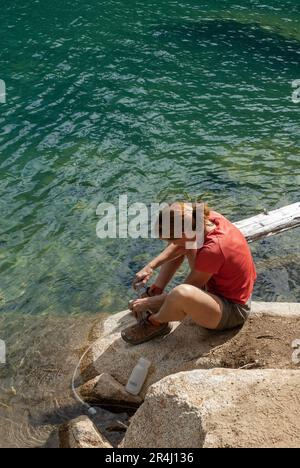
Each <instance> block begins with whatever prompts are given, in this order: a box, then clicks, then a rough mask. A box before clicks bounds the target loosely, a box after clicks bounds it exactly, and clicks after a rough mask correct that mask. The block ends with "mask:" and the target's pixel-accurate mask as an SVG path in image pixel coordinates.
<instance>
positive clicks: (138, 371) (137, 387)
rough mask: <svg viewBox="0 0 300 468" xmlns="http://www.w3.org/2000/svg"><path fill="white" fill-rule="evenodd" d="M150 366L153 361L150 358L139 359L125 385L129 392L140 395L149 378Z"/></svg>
mask: <svg viewBox="0 0 300 468" xmlns="http://www.w3.org/2000/svg"><path fill="white" fill-rule="evenodd" d="M150 366H151V362H150V361H148V359H144V358H140V359H139V361H138V363H137V365H136V366H135V367H134V369H133V371H132V373H131V376H130V377H129V379H128V382H127V385H126V387H125V389H126V391H127V392H128V393H131V395H138V394H139V393H140V391H141V389H142V387H143V385H144V382H145V380H146V378H147V375H148V372H149V368H150Z"/></svg>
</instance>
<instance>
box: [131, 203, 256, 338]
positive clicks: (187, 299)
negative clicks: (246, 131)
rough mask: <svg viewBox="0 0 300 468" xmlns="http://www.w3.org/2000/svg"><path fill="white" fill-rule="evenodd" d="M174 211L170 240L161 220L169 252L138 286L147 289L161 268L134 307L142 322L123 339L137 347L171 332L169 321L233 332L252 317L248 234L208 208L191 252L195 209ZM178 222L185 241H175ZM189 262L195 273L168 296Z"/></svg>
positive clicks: (175, 207)
mask: <svg viewBox="0 0 300 468" xmlns="http://www.w3.org/2000/svg"><path fill="white" fill-rule="evenodd" d="M170 210H171V211H170V213H171V214H172V216H171V218H170V234H169V236H168V237H167V238H166V237H164V236H163V232H164V231H163V227H162V223H163V221H162V220H163V212H161V213H160V215H159V219H158V232H159V237H160V238H161V239H162V240H167V241H168V247H167V248H166V249H165V250H164V251H163V252H162V253H161V254H160V255H159V256H158V257H156V258H155V259H153V260H152V261H151V262H150V263H149V264H148V265H146V266H145V267H144V268H143V269H142V270H141V271H139V272H138V273H137V274H136V276H135V278H134V281H133V286H134V287H136V286H137V285H138V284H140V283H142V284H146V283H147V282H148V280H149V279H150V277H151V276H152V274H153V272H154V270H155V269H156V268H159V267H160V273H159V275H158V277H157V279H156V281H155V284H154V285H152V286H150V287H148V288H147V294H145V296H144V297H142V298H140V299H136V300H134V301H131V302H130V304H129V306H130V309H131V310H132V311H133V313H134V314H135V316H136V317H137V318H138V323H137V324H136V325H133V326H131V327H128V328H127V329H126V330H123V332H122V337H123V339H124V340H125V341H126V342H128V343H131V344H133V345H135V344H140V343H143V342H145V341H149V340H151V339H153V338H155V337H157V336H161V335H164V334H167V333H169V332H170V331H171V327H170V325H169V322H172V321H182V320H184V319H185V318H186V317H191V318H192V320H193V321H194V322H195V323H197V324H198V325H200V326H202V327H204V328H207V329H210V330H228V329H232V328H236V327H238V326H241V325H243V324H244V323H245V321H246V320H247V318H248V316H249V313H250V308H251V296H252V292H253V288H254V284H255V280H256V270H255V265H254V262H253V258H252V255H251V251H250V248H249V246H248V243H247V241H246V239H245V237H244V236H243V234H242V233H241V232H240V231H239V229H238V228H237V227H236V226H234V225H233V224H232V223H231V222H230V221H229V220H228V219H226V218H225V217H224V216H222V215H221V214H219V213H217V212H215V211H211V210H210V209H209V208H208V207H207V206H206V205H204V223H203V231H204V233H203V242H202V244H201V246H200V247H198V248H197V247H195V248H187V242H188V241H189V240H191V234H190V233H187V232H185V231H184V226H186V225H188V223H186V224H185V221H190V223H191V225H194V223H193V220H194V218H195V213H196V204H193V205H192V206H191V205H190V204H185V203H175V204H173V205H171V207H170ZM176 217H177V218H176ZM178 217H180V220H181V222H182V226H183V233H182V236H181V237H176V236H175V229H174V226H175V221H174V220H175V219H178ZM195 238H196V236H194V240H195ZM185 258H187V259H188V261H189V266H190V273H189V275H188V277H187V278H186V280H185V281H184V283H183V284H180V285H179V286H176V287H175V288H174V289H172V291H171V292H170V293H168V294H167V293H166V292H164V291H165V288H166V286H167V284H168V283H169V282H170V280H171V279H172V278H173V276H174V274H175V273H176V272H177V270H178V269H179V267H180V266H181V264H182V262H183V260H184V259H185ZM150 311H151V312H150Z"/></svg>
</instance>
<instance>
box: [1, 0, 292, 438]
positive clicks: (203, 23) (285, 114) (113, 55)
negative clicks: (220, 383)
mask: <svg viewBox="0 0 300 468" xmlns="http://www.w3.org/2000/svg"><path fill="white" fill-rule="evenodd" d="M299 22H300V4H299V1H298V0H285V1H284V0H272V1H271V0H268V1H266V2H263V3H261V2H259V1H252V2H250V3H245V2H239V1H234V0H224V1H222V2H218V4H217V3H216V2H213V1H211V0H210V1H208V0H206V1H204V2H198V1H196V0H188V1H185V2H183V1H177V0H167V1H165V2H159V1H157V0H150V1H147V2H142V1H135V2H133V1H126V2H125V1H123V0H122V1H114V2H112V1H108V2H103V1H96V0H92V1H90V2H88V4H86V2H85V3H83V2H82V1H80V0H74V1H72V2H70V1H69V0H66V1H64V2H59V3H55V4H53V3H49V2H46V1H45V0H36V1H33V0H32V1H31V0H30V1H28V2H26V3H24V2H15V1H14V2H10V3H8V4H7V5H5V9H4V8H3V11H2V13H1V23H0V33H1V50H0V79H2V80H4V81H5V83H6V90H7V100H6V104H0V210H1V217H0V339H3V340H6V341H7V342H8V360H9V361H10V362H11V363H14V364H13V365H12V366H9V367H8V368H7V369H6V370H5V371H3V370H1V374H0V376H1V381H0V424H1V426H0V428H1V429H2V431H3V428H4V432H5V431H6V425H7V424H8V426H7V427H11V429H10V431H11V432H9V431H6V433H7V434H9V437H8V436H7V438H6V440H4V439H1V440H2V442H1V441H0V445H5V444H8V443H11V444H12V445H14V444H15V445H19V446H28V445H39V446H40V445H42V444H43V443H44V442H45V440H46V439H47V437H48V436H49V427H48V428H47V430H45V432H44V429H37V431H38V433H37V436H34V437H33V438H32V437H31V436H32V427H33V425H32V419H31V418H30V417H29V415H27V416H26V411H27V410H28V411H30V408H32V407H34V406H35V401H36V400H35V397H36V396H37V397H38V398H39V399H40V401H41V405H42V406H43V405H44V403H45V401H47V399H46V397H45V393H44V392H43V391H42V390H41V388H40V386H39V385H37V386H36V387H35V392H36V395H35V397H33V396H32V392H31V390H30V388H31V387H30V386H34V382H35V381H37V382H38V380H35V377H34V375H35V374H34V373H33V374H30V373H29V375H32V379H27V381H23V380H22V379H20V371H19V370H18V365H19V364H16V363H17V362H19V363H20V362H22V359H23V358H24V361H23V364H22V366H25V368H23V370H22V373H21V374H22V375H23V372H24V373H25V374H28V373H27V372H26V371H25V370H26V369H28V370H29V371H30V369H31V367H33V368H35V369H39V368H40V367H42V368H43V366H44V359H42V358H41V357H40V354H42V356H43V355H44V354H45V355H46V354H47V353H49V354H51V353H50V351H49V350H50V349H51V346H50V348H48V347H47V346H48V345H47V346H46V347H45V343H47V337H49V340H50V341H49V344H52V345H53V346H54V348H55V347H58V349H62V348H63V346H65V344H66V340H67V341H68V343H72V346H71V345H70V347H68V346H67V349H68V350H69V352H70V361H68V358H66V362H65V367H64V370H63V372H62V376H61V379H62V381H63V384H62V387H60V386H59V384H57V388H58V389H60V388H61V392H60V393H62V394H64V392H65V389H66V388H67V387H68V385H69V374H68V372H69V370H70V369H71V367H72V366H73V365H74V364H75V365H76V359H77V355H78V349H77V348H78V347H80V346H79V345H78V343H76V345H75V349H74V348H73V345H74V343H75V341H78V342H79V341H80V338H79V337H80V336H81V333H83V331H84V330H85V329H86V328H87V327H88V325H89V324H90V323H91V322H92V320H93V317H94V316H95V315H96V314H98V313H104V312H105V313H114V312H116V311H120V310H122V309H124V308H126V305H127V301H128V299H130V298H131V296H132V292H131V289H130V284H131V279H132V277H133V275H134V273H135V272H136V271H137V270H138V269H139V268H140V267H141V266H143V264H144V263H145V262H147V261H148V260H149V259H150V258H151V256H153V255H155V254H156V253H158V252H159V250H160V249H161V247H162V246H161V245H160V242H159V241H157V240H145V239H136V240H133V239H127V240H123V239H108V240H100V239H98V238H97V236H96V225H97V222H98V217H97V215H96V208H97V205H98V204H99V203H101V202H111V203H115V202H116V201H117V200H118V196H119V195H120V194H127V195H128V199H129V203H131V202H144V203H151V202H153V201H154V202H157V201H170V200H173V199H176V198H177V197H182V196H184V195H185V194H188V195H189V196H191V197H196V196H197V197H199V196H202V197H203V198H204V199H205V200H206V201H207V202H208V203H209V204H210V205H211V206H212V207H214V208H215V209H216V210H217V211H220V212H221V213H223V214H225V215H226V216H228V217H229V218H230V219H231V220H233V221H238V220H240V219H243V218H245V217H248V216H252V215H255V214H258V213H259V212H261V211H262V210H263V209H264V208H266V209H269V210H271V209H275V208H277V207H281V206H285V205H288V204H291V203H294V202H296V201H299V185H300V164H299V161H300V144H299V143H300V119H299V117H300V104H296V103H294V102H293V101H292V92H293V88H292V82H293V81H294V80H297V79H300V27H299ZM299 243H300V231H299V229H296V230H294V231H291V232H287V233H284V234H282V235H280V236H278V237H275V238H270V239H266V240H263V241H261V242H258V243H256V244H253V245H252V247H251V248H252V251H253V255H254V258H255V261H256V264H257V268H258V273H259V276H258V281H257V284H256V288H255V294H254V299H255V300H263V301H288V302H293V301H296V302H298V301H299V300H300V286H299V284H300V267H299V264H300V263H299V257H300V253H299ZM64 320H65V322H64ZM73 320H74V323H76V327H75V328H74V329H71V330H72V333H73V334H74V336H73V338H72V333H70V336H69V335H68V338H67V337H66V335H65V330H62V323H66V324H67V323H70V322H68V321H71V322H72V321H73ZM24 323H25V325H24ZM33 324H36V327H37V329H35V331H33V329H32V327H33ZM66 327H67V325H66ZM39 334H41V335H42V336H44V334H45V340H44V341H43V342H41V341H40V340H37V339H36V336H37V335H39ZM77 334H78V335H77ZM16 337H17V338H16ZM28 353H29V354H28ZM54 354H55V356H56V358H54V360H55V359H56V360H57V361H58V362H60V360H61V354H59V353H58V354H56V353H54ZM66 354H67V352H66ZM71 355H72V356H73V357H71ZM28 356H29V357H28ZM49 359H50V358H49ZM51 359H52V358H51ZM15 366H17V367H15ZM45 367H46V368H47V366H45ZM53 367H54V368H55V364H53ZM3 372H4V373H3ZM46 374H47V373H45V375H46ZM45 379H46V380H47V377H45ZM55 385H56V384H55ZM12 387H13V388H14V389H15V390H16V395H15V392H14V391H12V392H13V394H12V395H11V393H9V392H11V388H12ZM47 388H48V390H49V389H50V388H51V385H49V387H47ZM48 390H47V392H48ZM49 391H50V390H49ZM11 399H12V400H11ZM51 401H52V400H51ZM7 407H8V408H7ZM10 408H13V410H12V409H10ZM20 408H21V409H20ZM24 408H27V410H26V411H25V412H24V411H23V409H24ZM67 414H68V413H67ZM61 416H62V415H61ZM62 419H64V417H63V416H62ZM9 421H13V423H10V422H9ZM18 425H19V426H20V427H21V428H24V427H25V428H27V429H26V430H28V431H29V432H28V436H26V434H27V432H26V430H25V429H24V430H23V429H22V431H23V432H22V434H23V436H19V435H18V434H19V432H18V431H19V430H20V427H18ZM53 425H55V424H53ZM45 426H47V425H45ZM50 426H51V424H50ZM51 427H52V426H51ZM1 429H0V433H1ZM39 430H41V433H40V432H39ZM34 434H35V432H34ZM46 435H47V437H46ZM8 439H9V441H10V442H8ZM35 439H36V442H35Z"/></svg>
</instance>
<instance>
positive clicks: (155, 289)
mask: <svg viewBox="0 0 300 468" xmlns="http://www.w3.org/2000/svg"><path fill="white" fill-rule="evenodd" d="M163 292H164V290H163V289H162V288H161V287H160V286H157V285H156V284H155V283H154V284H152V286H149V288H148V290H147V294H148V296H150V297H151V296H160V295H161V294H162V293H163Z"/></svg>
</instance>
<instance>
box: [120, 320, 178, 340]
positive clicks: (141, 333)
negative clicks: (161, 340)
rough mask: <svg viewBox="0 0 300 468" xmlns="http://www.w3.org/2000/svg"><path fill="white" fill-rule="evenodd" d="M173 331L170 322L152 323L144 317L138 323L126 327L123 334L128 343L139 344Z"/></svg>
mask: <svg viewBox="0 0 300 468" xmlns="http://www.w3.org/2000/svg"><path fill="white" fill-rule="evenodd" d="M171 331H172V327H171V325H170V324H169V323H162V324H161V325H152V323H150V322H149V320H148V319H143V320H141V321H140V322H139V323H137V324H136V325H132V326H131V327H128V328H126V329H125V330H123V331H122V333H121V336H122V338H123V340H124V341H126V343H129V344H131V345H139V344H142V343H146V342H147V341H150V340H153V338H157V337H158V336H164V335H168V334H169V333H170V332H171Z"/></svg>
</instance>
